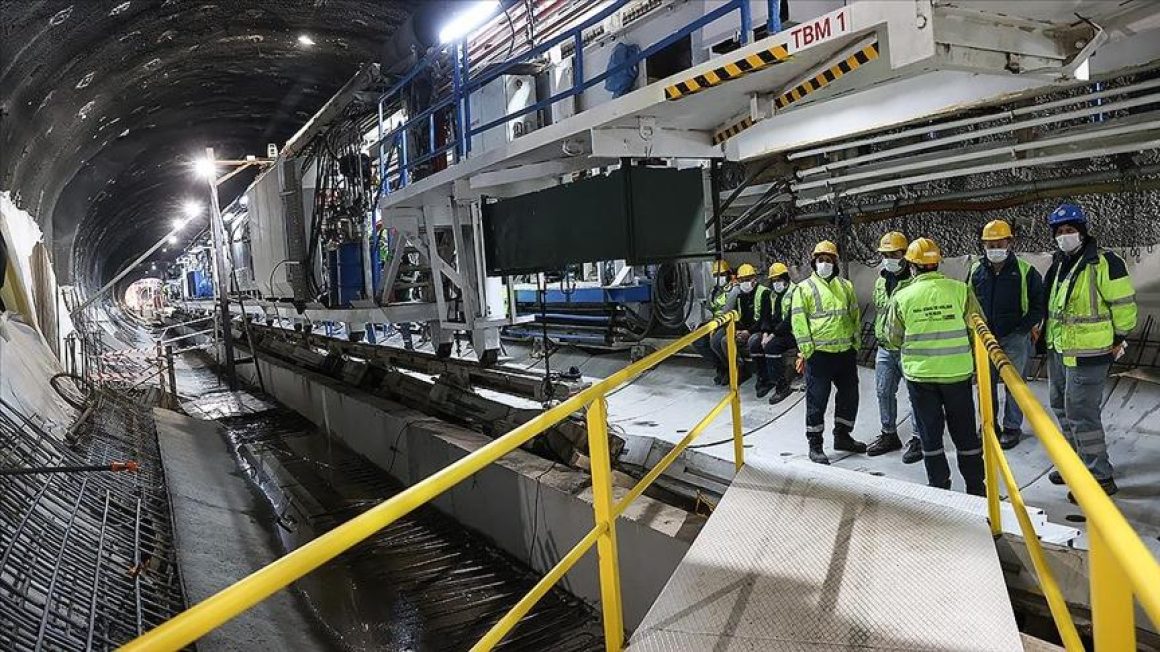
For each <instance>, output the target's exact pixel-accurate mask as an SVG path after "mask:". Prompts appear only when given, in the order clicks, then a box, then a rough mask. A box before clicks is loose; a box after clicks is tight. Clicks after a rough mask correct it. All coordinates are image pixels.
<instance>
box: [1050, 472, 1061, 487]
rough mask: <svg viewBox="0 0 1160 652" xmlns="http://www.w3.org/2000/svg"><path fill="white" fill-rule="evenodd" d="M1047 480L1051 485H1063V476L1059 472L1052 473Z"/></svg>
mask: <svg viewBox="0 0 1160 652" xmlns="http://www.w3.org/2000/svg"><path fill="white" fill-rule="evenodd" d="M1047 479H1048V481H1050V482H1051V484H1063V474H1062V473H1060V472H1059V471H1055V470H1052V472H1051V473H1048V474H1047Z"/></svg>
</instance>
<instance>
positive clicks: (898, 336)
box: [887, 272, 975, 383]
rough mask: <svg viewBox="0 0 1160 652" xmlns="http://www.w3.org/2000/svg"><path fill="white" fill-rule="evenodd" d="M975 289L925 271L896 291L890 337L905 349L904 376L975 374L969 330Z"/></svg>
mask: <svg viewBox="0 0 1160 652" xmlns="http://www.w3.org/2000/svg"><path fill="white" fill-rule="evenodd" d="M969 303H970V289H969V288H968V287H967V284H966V283H963V282H962V281H956V280H954V279H952V278H947V277H946V276H945V275H943V274H941V273H939V272H924V273H922V274H919V275H917V276H915V277H914V280H912V281H911V282H910V284H908V285H907V286H906V287H904V288H901V289H899V290H898V291H896V292H895V293H894V300H893V301H892V302H891V305H890V315H889V317H887V339H888V340H889V341H890V343H891V344H892V345H894V346H896V347H898V348H899V349H901V352H902V375H903V376H905V377H906V379H907V380H910V381H913V382H916V383H957V382H961V381H964V380H967V379H969V378H970V377H971V374H972V373H973V372H974V368H975V365H974V358H973V357H972V356H971V338H970V334H969V333H968V331H967V309H968V305H969Z"/></svg>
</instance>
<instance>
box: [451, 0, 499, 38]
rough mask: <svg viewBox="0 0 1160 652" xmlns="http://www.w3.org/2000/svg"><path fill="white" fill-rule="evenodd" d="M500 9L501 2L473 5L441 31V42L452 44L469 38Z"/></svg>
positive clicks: (483, 2) (496, 0)
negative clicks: (469, 35)
mask: <svg viewBox="0 0 1160 652" xmlns="http://www.w3.org/2000/svg"><path fill="white" fill-rule="evenodd" d="M498 9H499V0H482V1H480V2H475V3H472V5H471V6H470V7H468V8H466V9H464V10H463V11H461V12H459V13H458V14H456V15H455V16H454V17H452V19H451V22H449V23H447V24H446V25H444V26H443V29H440V30H439V42H440V43H450V42H451V41H457V40H459V39H461V38H463V37H464V36H467V35H468V34H470V33H471V32H473V31H475V28H477V27H479V26H480V25H483V24H484V23H485V22H487V20H488V19H489V18H491V17H492V16H494V15H495V14H496V11H497V10H498Z"/></svg>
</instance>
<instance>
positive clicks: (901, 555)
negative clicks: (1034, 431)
mask: <svg viewBox="0 0 1160 652" xmlns="http://www.w3.org/2000/svg"><path fill="white" fill-rule="evenodd" d="M875 480H876V478H873V477H871V476H867V475H865V474H861V473H857V472H853V471H846V470H842V469H835V468H832V467H824V466H818V465H814V464H810V463H808V462H801V461H788V462H781V461H764V460H760V461H759V460H755V461H754V462H752V463H751V464H747V465H746V466H745V467H744V468H743V469H742V470H741V472H740V474H739V475H738V476H737V478H736V479H735V480H734V482H733V485H732V486H731V487H730V488H729V490H728V491H727V492H726V493H725V496H724V497H723V498H722V500H721V502H720V504H719V505H718V506H717V509H716V510H715V511H714V513H713V516H712V518H710V519H709V521H708V523H707V524H706V526H705V528H704V529H703V530H702V531H701V534H700V536H699V537H698V538H697V540H696V541H695V542H694V543H693V546H692V548H691V549H690V550H689V552H688V554H687V555H686V556H685V558H684V559H683V560H682V561H681V564H680V566H678V567H677V570H676V572H675V573H674V574H673V576H672V578H671V579H670V580H669V582H668V584H667V585H666V586H665V588H664V590H663V591H662V592H661V595H660V597H658V598H657V601H656V603H654V604H653V607H652V609H651V610H650V611H649V613H648V615H647V616H646V617H645V620H644V622H643V623H642V624H641V626H640V628H639V629H638V630H637V631H636V633H635V635H634V636H633V638H632V640H631V641H630V645H629V650H630V651H631V652H650V651H654V650H658V651H659V650H666V651H676V650H689V651H693V650H697V651H700V650H715V651H718V652H724V651H727V650H811V651H817V650H855V649H856V650H866V649H879V650H956V651H960V652H967V651H975V650H978V651H983V650H986V651H991V650H995V651H1004V652H1006V651H1009V650H1018V649H1022V646H1021V643H1020V638H1019V630H1018V628H1017V627H1016V624H1015V618H1014V614H1013V612H1012V609H1011V603H1010V600H1009V598H1008V595H1007V589H1006V586H1005V584H1004V581H1003V574H1002V570H1001V569H1000V567H999V559H998V556H997V555H996V553H995V547H994V544H993V542H992V539H991V533H990V530H989V528H988V526H987V523H986V521H985V519H983V518H981V517H979V516H977V515H971V514H967V513H965V512H963V511H961V510H957V509H953V508H948V507H943V506H939V505H935V504H933V503H929V502H924V501H900V500H898V497H897V496H896V495H894V494H893V493H892V492H890V491H889V489H888V488H887V485H884V484H882V483H878V482H875Z"/></svg>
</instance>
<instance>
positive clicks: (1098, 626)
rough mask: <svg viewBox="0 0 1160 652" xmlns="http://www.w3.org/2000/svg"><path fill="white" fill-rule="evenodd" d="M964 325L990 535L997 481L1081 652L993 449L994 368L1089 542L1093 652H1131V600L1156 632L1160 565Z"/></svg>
mask: <svg viewBox="0 0 1160 652" xmlns="http://www.w3.org/2000/svg"><path fill="white" fill-rule="evenodd" d="M969 321H970V326H971V328H972V330H973V331H974V334H975V337H974V338H973V339H974V351H975V367H976V369H977V371H978V374H979V406H980V410H981V414H982V419H983V463H984V466H985V468H986V484H987V511H988V515H989V517H990V521H991V532H992V533H993V534H995V536H999V534H1001V533H1002V531H1003V524H1002V520H1001V519H1002V516H1001V514H1000V512H999V500H1000V498H999V478H1000V477H1002V478H1003V483H1004V484H1005V485H1006V487H1007V491H1008V493H1009V494H1010V501H1011V504H1012V505H1013V506H1014V507H1015V515H1016V517H1017V518H1018V520H1019V527H1020V529H1021V530H1022V532H1023V538H1024V539H1025V540H1026V542H1027V550H1028V552H1029V553H1030V555H1031V562H1032V565H1033V566H1034V567H1035V574H1036V575H1037V577H1038V580H1039V586H1040V588H1041V589H1042V590H1043V594H1044V597H1045V598H1046V599H1047V604H1048V606H1049V607H1050V609H1051V615H1052V618H1053V619H1054V620H1055V626H1056V628H1057V629H1058V630H1059V635H1060V638H1061V639H1062V640H1063V645H1064V647H1065V648H1066V649H1067V650H1068V652H1082V651H1083V649H1084V646H1083V643H1082V642H1081V641H1080V637H1079V633H1078V632H1077V630H1076V626H1075V622H1074V620H1073V619H1072V617H1071V613H1070V612H1069V611H1068V608H1067V602H1066V601H1065V600H1064V597H1063V593H1062V592H1061V591H1060V588H1059V584H1058V583H1057V582H1056V581H1055V577H1054V575H1053V574H1052V572H1051V568H1050V567H1049V566H1048V565H1047V558H1046V557H1045V556H1044V554H1043V546H1042V545H1041V544H1040V542H1039V537H1038V536H1037V535H1036V533H1035V527H1034V526H1033V525H1032V523H1031V519H1030V517H1029V516H1028V514H1027V507H1026V505H1025V504H1024V502H1023V496H1022V495H1021V494H1020V492H1019V485H1018V483H1016V482H1015V476H1014V475H1013V474H1012V473H1011V467H1010V466H1009V465H1008V464H1007V459H1006V458H1005V457H1004V454H1003V450H1002V448H1000V446H999V438H998V436H997V435H996V433H995V414H994V410H993V407H992V404H991V365H992V364H993V365H994V366H995V369H996V370H997V371H998V372H999V375H1000V377H1001V378H1002V379H1003V383H1004V384H1005V385H1006V386H1007V390H1008V391H1009V392H1010V393H1011V396H1013V397H1014V398H1015V402H1016V403H1018V404H1019V407H1020V408H1021V409H1022V410H1023V414H1024V416H1025V417H1026V418H1027V422H1028V423H1030V424H1031V428H1032V430H1033V431H1034V433H1035V436H1036V437H1037V438H1038V439H1039V442H1040V443H1041V444H1042V445H1043V450H1044V451H1045V452H1046V453H1047V456H1048V457H1049V458H1050V459H1051V462H1052V463H1053V464H1054V465H1055V468H1056V469H1057V470H1058V471H1059V473H1060V475H1062V476H1063V480H1064V482H1065V483H1066V484H1067V486H1068V488H1069V489H1071V493H1072V496H1074V497H1075V502H1076V504H1077V505H1079V507H1080V509H1081V510H1082V511H1083V514H1084V516H1085V517H1086V519H1087V525H1088V538H1089V540H1090V544H1089V549H1088V560H1089V564H1090V571H1089V576H1090V587H1091V588H1090V590H1091V605H1092V634H1093V636H1092V637H1093V640H1094V642H1095V649H1096V650H1099V651H1103V650H1113V651H1118V650H1134V649H1136V626H1135V615H1136V612H1135V607H1134V605H1133V598H1135V599H1137V600H1139V602H1140V606H1142V607H1143V609H1144V612H1145V613H1147V614H1148V617H1149V618H1151V620H1152V622H1153V623H1154V624H1156V625H1160V563H1157V561H1156V559H1155V558H1154V557H1153V556H1152V553H1151V552H1150V551H1149V550H1148V548H1147V546H1145V545H1144V542H1143V541H1141V540H1140V537H1139V535H1137V534H1136V532H1135V531H1134V530H1133V529H1132V526H1131V525H1129V524H1128V521H1127V519H1125V518H1124V515H1123V514H1122V513H1120V510H1119V509H1118V508H1117V507H1116V504H1115V503H1113V502H1112V500H1111V499H1110V498H1108V496H1107V494H1106V493H1104V490H1103V489H1102V488H1101V487H1100V485H1099V483H1098V482H1096V479H1095V477H1094V476H1092V474H1091V472H1090V471H1088V469H1087V466H1085V465H1084V463H1083V461H1082V460H1080V458H1079V456H1078V455H1076V453H1075V451H1074V450H1072V448H1071V445H1070V444H1068V442H1067V439H1065V438H1064V436H1063V434H1062V433H1061V432H1060V431H1059V428H1058V427H1056V425H1055V421H1053V420H1052V418H1051V417H1050V416H1049V415H1048V414H1047V411H1046V410H1044V409H1043V406H1042V405H1040V404H1039V401H1038V400H1037V399H1036V398H1035V395H1034V394H1032V393H1031V389H1030V388H1029V387H1028V386H1027V383H1026V382H1025V381H1024V380H1023V375H1022V373H1021V371H1020V370H1018V369H1016V368H1015V366H1014V365H1013V364H1011V361H1010V360H1009V359H1008V358H1007V354H1006V353H1004V352H1003V349H1002V348H1000V346H999V342H998V340H996V339H995V337H994V335H992V334H991V331H990V329H988V328H987V323H986V321H984V319H983V318H982V317H981V316H980V315H978V314H972V315H971V316H970V318H969ZM988 363H990V364H988Z"/></svg>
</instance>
